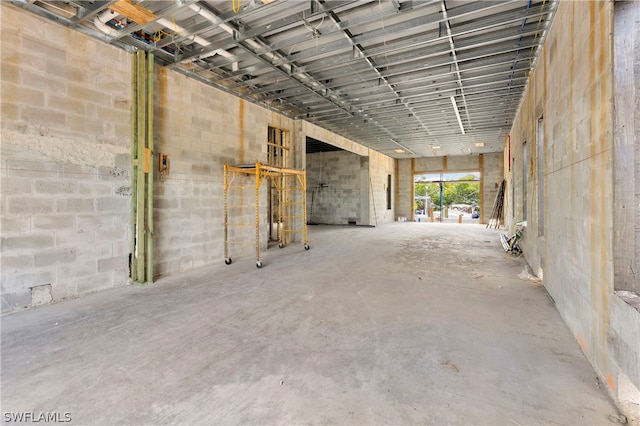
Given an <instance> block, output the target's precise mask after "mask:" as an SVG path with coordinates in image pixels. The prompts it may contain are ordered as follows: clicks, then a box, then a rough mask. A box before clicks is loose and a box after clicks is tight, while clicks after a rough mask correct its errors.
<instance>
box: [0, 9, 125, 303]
mask: <svg viewBox="0 0 640 426" xmlns="http://www.w3.org/2000/svg"><path fill="white" fill-rule="evenodd" d="M0 7H2V18H1V19H2V20H1V25H2V41H1V43H2V44H1V48H2V69H1V72H2V76H1V78H2V81H1V86H0V89H1V90H2V115H1V131H2V145H1V149H2V152H1V154H2V155H1V156H2V160H1V167H2V170H1V179H2V186H1V202H2V207H1V212H2V223H1V226H2V229H1V230H2V238H1V249H2V253H1V257H0V262H1V263H2V277H1V279H2V284H1V292H2V311H9V310H13V309H16V308H20V307H25V306H29V305H30V304H31V290H30V288H31V287H36V286H41V285H46V284H50V288H51V293H52V294H51V297H52V298H53V299H60V298H63V297H68V296H73V295H76V294H80V293H86V292H91V291H95V290H99V289H104V288H107V287H112V286H117V285H122V284H125V283H126V282H127V277H128V253H129V216H130V207H129V201H130V196H129V195H130V178H129V170H130V162H131V161H130V154H129V152H130V147H129V141H130V139H131V138H130V103H129V99H130V91H131V89H130V82H129V75H130V67H131V65H130V56H129V54H127V53H126V52H124V51H122V50H119V49H116V48H114V47H109V46H106V45H103V44H100V43H99V42H97V41H94V40H92V39H89V38H87V37H86V36H84V35H82V34H79V33H75V32H72V31H69V30H67V29H65V28H64V27H62V26H59V25H56V24H54V23H51V22H48V21H44V20H42V19H39V18H36V17H33V16H31V15H27V14H25V13H23V12H22V11H20V10H18V9H16V8H14V7H12V6H8V5H5V3H4V2H3V4H2V6H0Z"/></svg>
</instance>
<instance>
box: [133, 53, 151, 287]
mask: <svg viewBox="0 0 640 426" xmlns="http://www.w3.org/2000/svg"><path fill="white" fill-rule="evenodd" d="M132 62H133V64H132V77H131V83H132V107H131V115H132V118H131V121H132V141H131V158H132V180H131V182H132V190H131V204H132V205H131V218H132V219H131V220H132V227H131V229H132V231H131V233H132V239H131V279H132V281H133V282H134V283H136V284H148V283H151V282H152V281H153V167H152V162H153V105H154V102H153V98H154V92H153V79H154V67H153V54H151V53H149V54H147V53H146V52H144V51H142V50H139V51H137V52H135V53H134V57H133V61H132Z"/></svg>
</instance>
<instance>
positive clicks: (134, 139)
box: [129, 54, 138, 281]
mask: <svg viewBox="0 0 640 426" xmlns="http://www.w3.org/2000/svg"><path fill="white" fill-rule="evenodd" d="M137 187H138V60H137V57H136V56H135V54H134V57H133V60H132V61H131V189H132V190H131V244H130V253H129V276H130V277H131V279H132V280H133V281H137V279H138V269H137V267H136V265H137V262H136V258H137V249H138V246H137V243H136V237H137V235H138V234H137V230H136V229H137V227H136V224H137V222H136V218H137V195H138V194H137V189H136V188H137Z"/></svg>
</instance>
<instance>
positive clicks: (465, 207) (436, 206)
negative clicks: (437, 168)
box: [414, 171, 480, 223]
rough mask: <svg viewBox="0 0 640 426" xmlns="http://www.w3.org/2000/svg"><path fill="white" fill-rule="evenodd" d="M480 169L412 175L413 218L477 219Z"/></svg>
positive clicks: (440, 220)
mask: <svg viewBox="0 0 640 426" xmlns="http://www.w3.org/2000/svg"><path fill="white" fill-rule="evenodd" d="M479 218H480V172H479V171H472V172H462V173H437V174H436V173H425V174H416V175H414V220H415V221H416V222H459V223H479Z"/></svg>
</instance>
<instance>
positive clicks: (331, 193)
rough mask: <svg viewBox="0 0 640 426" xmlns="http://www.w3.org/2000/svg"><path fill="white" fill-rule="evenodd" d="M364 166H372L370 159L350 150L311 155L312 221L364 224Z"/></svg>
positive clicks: (309, 192) (309, 211) (309, 203)
mask: <svg viewBox="0 0 640 426" xmlns="http://www.w3.org/2000/svg"><path fill="white" fill-rule="evenodd" d="M362 160H366V161H362ZM363 166H364V167H365V170H366V169H368V158H367V157H362V156H360V155H358V154H354V153H351V152H349V151H332V152H318V153H314V154H307V218H308V220H309V222H313V223H323V224H336V225H347V224H348V223H349V222H355V223H356V224H360V223H358V222H360V186H361V185H360V170H361V168H363Z"/></svg>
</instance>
